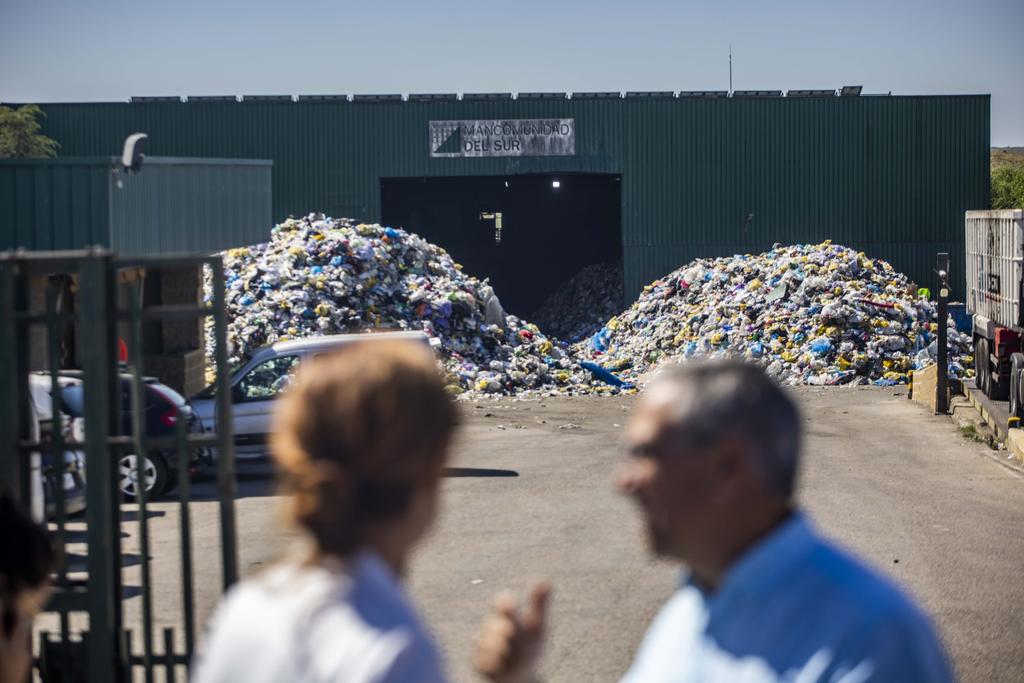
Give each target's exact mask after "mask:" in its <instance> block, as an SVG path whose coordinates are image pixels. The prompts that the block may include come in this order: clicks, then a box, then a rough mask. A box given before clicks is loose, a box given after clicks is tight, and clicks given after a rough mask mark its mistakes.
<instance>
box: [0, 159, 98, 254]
mask: <svg viewBox="0 0 1024 683" xmlns="http://www.w3.org/2000/svg"><path fill="white" fill-rule="evenodd" d="M110 172H111V171H110V164H109V160H107V162H106V163H104V161H103V160H97V159H77V160H76V159H70V160H66V159H61V160H59V161H36V160H18V161H0V249H9V248H13V247H24V248H25V249H30V250H54V249H77V248H82V247H86V246H88V245H90V244H109V243H110Z"/></svg>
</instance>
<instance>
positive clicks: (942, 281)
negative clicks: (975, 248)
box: [935, 252, 949, 414]
mask: <svg viewBox="0 0 1024 683" xmlns="http://www.w3.org/2000/svg"><path fill="white" fill-rule="evenodd" d="M936 265H937V267H936V270H937V271H938V276H939V297H938V312H937V313H938V319H939V320H938V326H939V329H938V339H937V342H936V343H937V344H938V347H939V348H938V353H937V354H936V355H937V358H936V363H937V364H938V368H937V371H938V372H937V379H936V382H935V391H936V392H937V396H936V397H935V412H937V413H940V414H945V413H947V412H949V360H948V359H947V352H948V339H947V337H948V336H949V333H948V321H949V254H947V253H944V252H940V253H939V255H938V258H937V259H936Z"/></svg>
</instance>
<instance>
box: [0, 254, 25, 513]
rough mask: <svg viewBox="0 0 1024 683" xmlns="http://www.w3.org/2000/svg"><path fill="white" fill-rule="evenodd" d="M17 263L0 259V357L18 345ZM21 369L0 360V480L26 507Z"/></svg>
mask: <svg viewBox="0 0 1024 683" xmlns="http://www.w3.org/2000/svg"><path fill="white" fill-rule="evenodd" d="M16 270H17V263H15V262H14V261H12V260H10V259H0V320H6V321H11V322H10V323H8V324H4V325H0V359H9V358H14V354H15V353H16V349H17V348H18V329H17V328H18V326H17V325H16V324H14V323H13V321H14V312H15V308H16V307H15V305H14V300H15V296H14V288H15V271H16ZM19 371H20V369H19V368H18V367H17V364H16V363H9V362H4V363H0V453H2V454H3V457H0V484H3V485H4V486H5V488H7V490H8V491H10V493H11V495H12V497H13V498H14V499H15V500H18V501H19V502H21V503H22V504H23V505H25V506H26V508H27V507H28V501H27V500H22V497H23V494H24V493H25V492H23V491H21V489H20V486H19V482H20V481H21V470H22V469H24V468H23V465H22V461H23V460H24V458H23V457H22V453H21V449H20V448H19V442H20V441H21V440H22V438H23V437H24V436H27V435H23V434H22V433H21V432H22V423H21V422H20V421H19V412H18V408H17V406H18V383H19V382H24V381H26V378H25V377H19V376H18V372H19Z"/></svg>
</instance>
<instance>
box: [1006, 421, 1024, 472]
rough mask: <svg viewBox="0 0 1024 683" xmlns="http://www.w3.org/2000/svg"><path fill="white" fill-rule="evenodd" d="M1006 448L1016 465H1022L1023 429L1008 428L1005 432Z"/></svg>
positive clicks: (1023, 460)
mask: <svg viewBox="0 0 1024 683" xmlns="http://www.w3.org/2000/svg"><path fill="white" fill-rule="evenodd" d="M1006 450H1007V451H1008V452H1009V453H1010V454H1011V455H1012V456H1013V457H1014V459H1015V460H1016V461H1017V464H1018V465H1024V429H1010V430H1007V432H1006Z"/></svg>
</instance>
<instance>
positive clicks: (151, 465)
mask: <svg viewBox="0 0 1024 683" xmlns="http://www.w3.org/2000/svg"><path fill="white" fill-rule="evenodd" d="M61 376H62V377H64V378H69V379H75V380H77V381H76V382H74V383H70V384H68V386H66V387H64V388H63V389H62V390H61V392H62V399H63V401H64V405H65V407H66V410H67V412H68V414H69V415H71V416H72V417H73V418H74V419H75V420H76V421H84V417H85V391H84V386H83V383H82V381H81V377H82V374H81V372H79V371H75V370H63V371H61ZM133 382H134V377H133V376H132V375H131V374H129V373H121V375H120V384H121V420H122V423H121V429H122V433H123V434H131V433H132V432H133V424H132V421H133V418H132V416H133V412H132V384H133ZM142 387H143V392H144V396H143V400H144V403H145V408H144V411H145V430H146V436H147V438H148V437H173V436H175V434H176V433H177V423H178V420H185V421H186V422H187V425H186V427H187V431H188V432H192V433H199V432H202V431H203V429H202V425H201V424H200V422H199V419H198V418H197V417H196V415H195V413H194V412H193V410H192V407H191V406H190V405H189V403H188V401H186V400H185V397H183V396H182V395H181V394H179V393H178V392H177V391H175V390H174V389H172V388H171V387H169V386H167V385H166V384H162V383H161V382H160V380H158V379H155V378H153V377H143V378H142ZM204 455H205V449H203V450H193V451H191V458H190V461H189V471H190V474H192V473H194V472H195V471H197V470H198V469H199V468H200V466H201V464H202V458H203V457H204ZM137 460H138V455H137V454H136V453H127V454H125V455H122V456H121V457H120V458H119V459H118V463H117V467H118V475H117V485H118V488H119V489H120V491H121V493H123V494H124V495H125V497H126V498H128V499H130V500H134V499H135V496H136V495H137V494H138V482H139V479H140V478H141V479H143V480H144V482H145V486H146V497H147V499H149V498H155V497H157V496H159V495H161V494H165V493H168V492H170V491H173V490H174V488H175V486H176V485H177V482H178V475H177V471H178V470H177V467H178V454H177V451H176V450H175V449H174V448H168V447H166V446H162V447H159V448H151V449H149V451H148V453H146V455H145V457H144V458H143V460H142V463H141V471H137V469H136V461H137Z"/></svg>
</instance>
